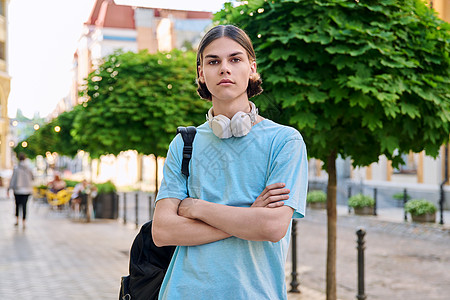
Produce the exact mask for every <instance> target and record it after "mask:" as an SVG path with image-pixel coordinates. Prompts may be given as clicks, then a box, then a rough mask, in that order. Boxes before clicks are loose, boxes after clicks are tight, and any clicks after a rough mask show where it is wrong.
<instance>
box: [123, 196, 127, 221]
mask: <svg viewBox="0 0 450 300" xmlns="http://www.w3.org/2000/svg"><path fill="white" fill-rule="evenodd" d="M123 224H127V193H125V192H124V193H123Z"/></svg>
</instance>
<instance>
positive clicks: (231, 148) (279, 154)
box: [152, 25, 308, 300]
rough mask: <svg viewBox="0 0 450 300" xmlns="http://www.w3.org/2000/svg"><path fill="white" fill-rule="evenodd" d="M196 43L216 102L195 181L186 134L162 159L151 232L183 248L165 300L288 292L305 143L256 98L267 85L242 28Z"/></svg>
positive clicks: (224, 28)
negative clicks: (186, 158)
mask: <svg viewBox="0 0 450 300" xmlns="http://www.w3.org/2000/svg"><path fill="white" fill-rule="evenodd" d="M198 49H199V50H198V53H197V82H198V93H199V95H200V97H202V98H203V99H206V100H210V101H212V108H211V109H210V110H209V111H208V114H207V122H205V123H204V124H202V125H200V126H198V127H197V134H196V136H195V139H194V142H193V152H192V159H191V160H190V167H189V170H190V171H189V172H190V176H189V177H188V179H186V177H185V176H184V175H183V174H182V173H181V164H182V161H183V140H182V138H181V136H180V135H177V136H176V137H175V138H174V140H173V141H172V143H171V144H170V147H169V151H168V154H167V159H166V161H165V164H164V170H163V171H164V178H163V181H162V183H161V188H160V190H159V193H158V196H157V199H156V200H157V204H156V210H155V215H154V218H153V225H152V226H153V228H152V232H153V239H154V242H155V244H156V245H157V246H168V245H176V246H178V247H177V248H176V250H175V252H174V255H173V257H172V260H171V262H170V265H169V268H168V270H167V273H166V275H165V277H164V280H163V283H162V286H161V290H160V294H159V299H161V300H164V299H242V300H244V299H287V291H286V283H285V261H286V255H287V249H288V245H289V240H290V234H289V233H290V225H291V220H292V218H293V217H295V218H301V217H303V216H304V214H305V201H306V189H307V185H308V178H307V176H308V175H307V173H308V167H307V155H306V147H305V143H304V141H303V138H302V136H301V135H300V133H299V132H298V131H297V130H296V129H294V128H292V127H288V126H283V125H280V124H277V123H275V122H273V121H271V120H269V119H266V118H263V117H262V116H260V115H259V114H258V110H257V108H256V106H255V104H253V103H252V102H250V101H249V98H251V97H253V96H255V95H258V94H259V93H261V92H262V88H261V79H260V76H259V74H258V73H257V72H256V56H255V52H254V50H253V46H252V42H251V41H250V38H249V37H248V36H247V34H246V33H245V32H244V31H243V30H241V29H239V28H237V27H235V26H232V25H219V26H216V27H214V28H212V29H211V30H209V31H208V32H207V33H206V34H205V36H204V37H203V39H202V40H201V42H200V45H199V48H198Z"/></svg>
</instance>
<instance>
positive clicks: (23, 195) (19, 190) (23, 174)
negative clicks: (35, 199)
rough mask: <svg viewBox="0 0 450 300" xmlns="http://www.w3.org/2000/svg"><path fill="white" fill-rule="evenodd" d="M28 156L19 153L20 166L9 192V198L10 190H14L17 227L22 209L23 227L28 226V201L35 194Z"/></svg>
mask: <svg viewBox="0 0 450 300" xmlns="http://www.w3.org/2000/svg"><path fill="white" fill-rule="evenodd" d="M25 159H26V155H25V154H24V153H19V164H18V165H17V166H16V167H15V168H14V171H13V174H12V177H11V181H10V182H9V187H8V191H7V196H8V197H9V190H13V192H14V198H15V201H16V224H15V225H16V226H18V225H19V209H20V207H22V226H23V228H25V226H26V217H27V201H28V197H30V195H31V193H32V192H33V180H34V177H33V172H32V171H31V169H30V168H29V167H28V166H27V165H26V162H25Z"/></svg>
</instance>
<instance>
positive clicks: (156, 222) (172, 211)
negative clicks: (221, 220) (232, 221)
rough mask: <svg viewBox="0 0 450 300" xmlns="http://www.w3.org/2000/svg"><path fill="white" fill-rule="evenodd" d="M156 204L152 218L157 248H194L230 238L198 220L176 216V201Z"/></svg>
mask: <svg viewBox="0 0 450 300" xmlns="http://www.w3.org/2000/svg"><path fill="white" fill-rule="evenodd" d="M161 201H164V202H158V205H157V208H156V211H155V216H154V218H153V225H152V233H153V241H154V242H155V244H156V245H157V246H172V245H174V246H196V245H203V244H207V243H212V242H215V241H218V240H222V239H225V238H228V237H230V235H229V234H227V233H225V232H223V231H222V230H219V229H217V228H214V227H213V226H211V225H208V224H206V223H204V222H202V221H200V220H194V219H189V218H185V217H182V216H179V215H178V214H177V210H178V203H179V200H177V199H164V200H161Z"/></svg>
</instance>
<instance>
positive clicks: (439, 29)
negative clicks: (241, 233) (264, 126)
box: [216, 0, 450, 166]
mask: <svg viewBox="0 0 450 300" xmlns="http://www.w3.org/2000/svg"><path fill="white" fill-rule="evenodd" d="M216 19H218V20H221V22H223V23H231V24H236V25H238V26H240V27H242V28H243V29H245V30H246V31H247V33H248V34H249V36H250V37H251V39H252V40H253V42H254V46H255V50H256V52H257V57H258V59H259V60H258V67H259V70H260V72H261V73H262V77H263V81H264V84H263V87H264V89H265V93H268V95H269V98H270V99H274V103H271V105H272V106H275V107H277V106H278V107H280V108H281V110H280V112H281V114H280V118H279V121H281V122H283V123H287V124H290V125H293V126H295V127H297V128H298V129H300V130H301V132H302V134H303V135H304V138H305V141H306V143H307V145H308V152H309V154H310V155H311V156H313V157H316V158H319V159H321V160H322V161H324V162H325V164H327V158H328V156H329V154H330V152H331V151H332V150H334V151H335V152H336V153H338V154H340V155H341V156H342V157H347V156H350V157H351V158H352V160H353V164H354V165H368V164H370V163H372V162H376V161H378V157H379V156H380V155H382V154H384V155H386V156H387V157H388V158H389V159H391V160H393V164H394V166H395V165H397V164H398V163H400V162H401V161H402V160H401V154H402V153H407V152H409V151H410V150H411V151H413V152H420V151H422V150H426V152H427V154H428V155H432V156H436V155H437V154H438V151H439V147H440V145H442V143H443V142H444V141H446V140H447V139H448V136H449V132H450V126H449V123H450V79H449V74H450V72H449V70H450V67H449V66H450V58H449V53H450V46H449V45H450V44H449V41H450V35H449V24H447V23H445V22H444V21H442V20H440V19H439V18H437V16H436V13H435V12H434V11H433V10H431V9H429V8H428V7H426V6H425V4H424V3H423V2H422V1H420V0H385V1H377V0H368V1H348V0H328V1H326V0H301V1H299V0H285V1H280V0H275V1H262V0H250V1H248V4H246V5H240V6H237V7H233V6H232V5H230V4H226V5H225V8H224V9H223V10H222V11H221V12H219V13H218V14H216ZM266 97H267V96H266ZM256 102H258V99H257V100H256ZM262 102H263V103H262V105H263V106H264V105H265V104H266V103H267V101H266V102H264V101H262ZM262 110H263V111H264V107H262ZM396 149H397V150H396Z"/></svg>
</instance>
